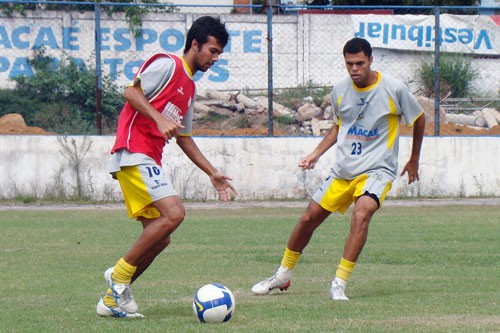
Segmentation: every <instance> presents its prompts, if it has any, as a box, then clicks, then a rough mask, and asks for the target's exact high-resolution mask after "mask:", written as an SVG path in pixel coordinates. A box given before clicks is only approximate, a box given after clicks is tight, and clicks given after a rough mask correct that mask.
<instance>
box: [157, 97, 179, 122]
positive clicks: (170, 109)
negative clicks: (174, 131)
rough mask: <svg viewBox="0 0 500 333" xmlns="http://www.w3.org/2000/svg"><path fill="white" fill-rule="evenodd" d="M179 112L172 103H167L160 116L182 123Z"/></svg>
mask: <svg viewBox="0 0 500 333" xmlns="http://www.w3.org/2000/svg"><path fill="white" fill-rule="evenodd" d="M181 112H182V111H181V109H180V108H179V107H178V106H177V105H175V104H173V103H172V102H168V103H167V105H165V108H164V109H163V111H162V112H161V114H162V116H163V117H165V118H168V119H172V120H173V121H175V122H177V123H180V122H181V121H182V115H181Z"/></svg>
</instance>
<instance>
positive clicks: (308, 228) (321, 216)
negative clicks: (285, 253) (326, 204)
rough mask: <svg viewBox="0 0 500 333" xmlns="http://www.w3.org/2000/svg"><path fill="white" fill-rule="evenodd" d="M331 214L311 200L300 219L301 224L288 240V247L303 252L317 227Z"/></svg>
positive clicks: (298, 224)
mask: <svg viewBox="0 0 500 333" xmlns="http://www.w3.org/2000/svg"><path fill="white" fill-rule="evenodd" d="M330 214H331V213H330V212H329V211H327V210H325V209H323V208H322V207H321V206H320V205H319V204H318V203H316V202H315V201H313V200H311V201H309V205H308V206H307V209H306V211H305V212H304V213H303V214H302V216H301V217H300V220H299V222H298V223H297V225H296V226H295V228H294V229H293V231H292V234H291V235H290V238H289V240H288V244H287V247H288V248H289V249H290V250H292V251H295V252H302V250H304V248H305V247H306V246H307V244H308V243H309V241H310V240H311V237H312V235H313V233H314V231H315V230H316V228H317V227H319V226H320V225H321V223H323V221H324V220H325V219H326V218H327V217H328V216H329V215H330Z"/></svg>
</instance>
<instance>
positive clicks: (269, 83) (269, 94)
mask: <svg viewBox="0 0 500 333" xmlns="http://www.w3.org/2000/svg"><path fill="white" fill-rule="evenodd" d="M267 80H268V81H267V97H268V104H267V110H268V125H267V126H268V130H267V131H268V132H267V136H274V119H273V89H274V88H273V6H272V4H271V1H269V6H267Z"/></svg>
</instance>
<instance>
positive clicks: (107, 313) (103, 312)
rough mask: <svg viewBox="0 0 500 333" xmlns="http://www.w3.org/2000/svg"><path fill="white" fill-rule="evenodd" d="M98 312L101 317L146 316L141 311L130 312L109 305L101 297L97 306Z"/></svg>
mask: <svg viewBox="0 0 500 333" xmlns="http://www.w3.org/2000/svg"><path fill="white" fill-rule="evenodd" d="M95 310H96V312H97V314H98V315H99V316H101V317H113V318H144V316H143V315H142V314H140V313H137V312H136V313H128V312H125V311H123V310H122V309H120V308H119V307H118V306H117V307H115V308H112V307H109V306H107V305H106V304H104V301H103V300H102V298H101V299H99V302H97V306H96V309H95Z"/></svg>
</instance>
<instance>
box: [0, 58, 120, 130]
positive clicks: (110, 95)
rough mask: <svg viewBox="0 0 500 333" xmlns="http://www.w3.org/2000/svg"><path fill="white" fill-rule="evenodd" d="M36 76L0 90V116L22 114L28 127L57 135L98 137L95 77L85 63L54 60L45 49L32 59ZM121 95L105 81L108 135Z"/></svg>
mask: <svg viewBox="0 0 500 333" xmlns="http://www.w3.org/2000/svg"><path fill="white" fill-rule="evenodd" d="M29 63H30V65H31V66H32V67H33V68H34V70H35V74H34V75H33V76H30V77H27V76H23V75H21V76H19V77H17V78H15V79H13V80H14V82H15V88H14V89H3V90H0V105H2V109H1V111H0V113H1V114H0V116H2V115H4V114H7V113H20V114H21V115H22V116H23V118H24V119H25V122H26V124H27V125H28V126H38V127H42V128H43V129H44V130H46V131H50V132H55V133H58V134H96V128H95V112H96V97H95V89H96V88H95V87H96V76H95V74H94V73H95V70H94V69H93V68H89V70H87V69H86V68H85V66H84V64H79V63H77V62H75V61H74V60H73V59H72V58H71V57H69V56H67V55H63V57H62V59H61V60H60V61H59V60H55V59H54V58H52V57H49V56H47V55H46V54H45V52H44V50H43V49H39V50H35V51H34V57H33V58H32V59H30V60H29ZM123 103H124V101H123V98H122V93H121V91H119V89H118V87H117V86H116V85H115V84H114V83H113V82H112V81H111V79H109V78H108V77H104V78H103V80H102V115H103V120H104V125H105V126H104V131H103V132H105V133H113V132H114V130H115V128H116V123H117V119H118V115H119V111H120V109H121V107H122V106H123Z"/></svg>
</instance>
